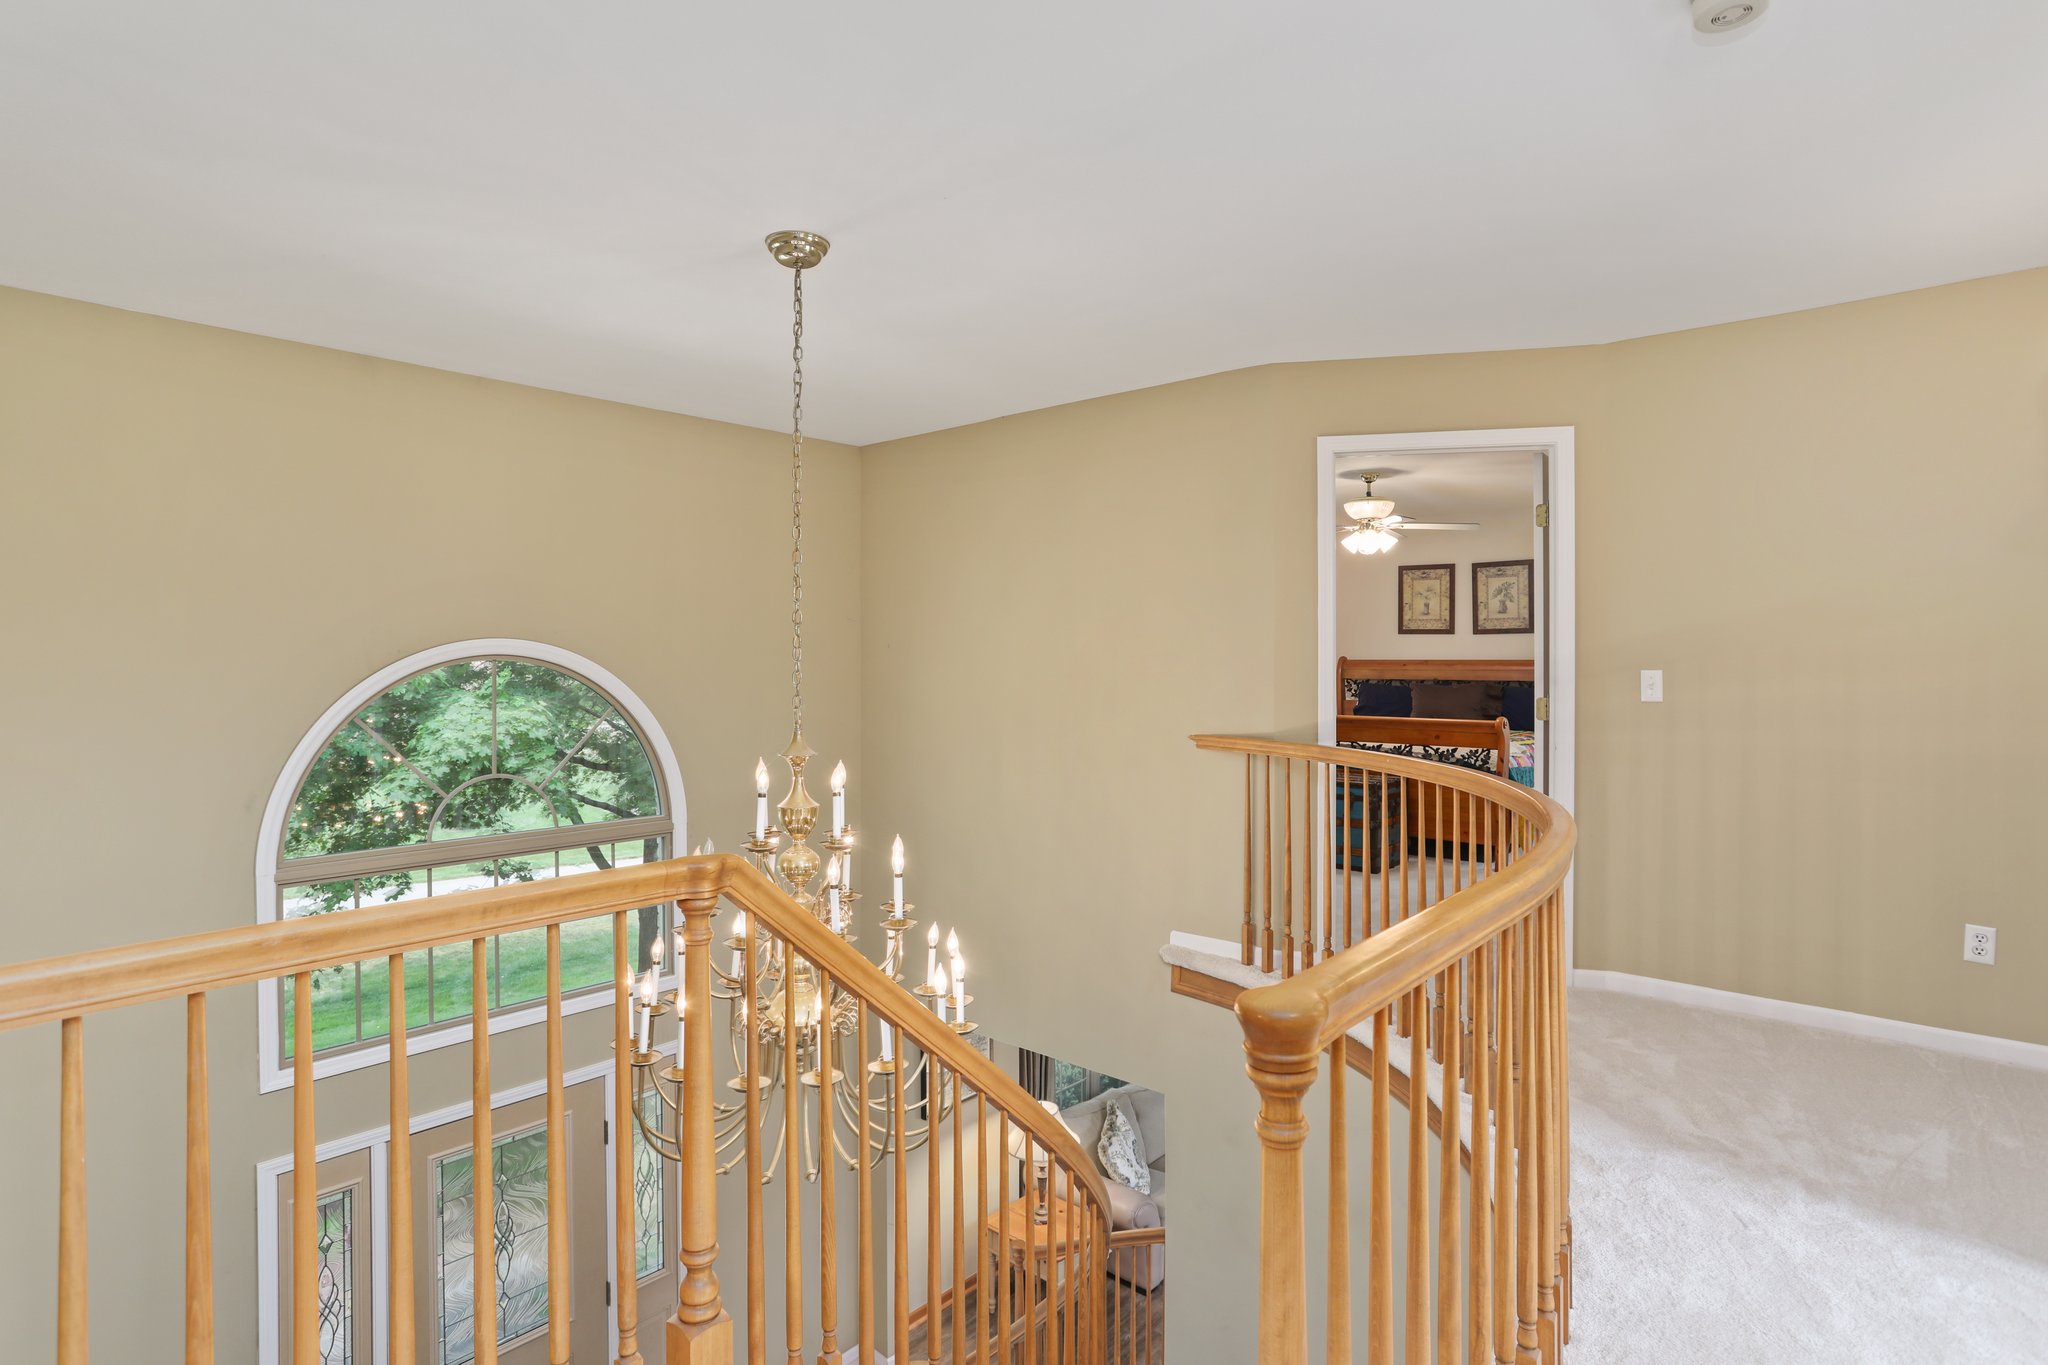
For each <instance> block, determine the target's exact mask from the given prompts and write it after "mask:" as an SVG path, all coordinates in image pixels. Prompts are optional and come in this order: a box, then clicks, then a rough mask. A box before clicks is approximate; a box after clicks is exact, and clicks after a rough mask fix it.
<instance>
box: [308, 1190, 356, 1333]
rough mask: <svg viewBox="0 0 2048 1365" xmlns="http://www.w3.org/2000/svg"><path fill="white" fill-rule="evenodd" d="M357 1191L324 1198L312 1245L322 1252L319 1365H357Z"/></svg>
mask: <svg viewBox="0 0 2048 1365" xmlns="http://www.w3.org/2000/svg"><path fill="white" fill-rule="evenodd" d="M355 1196H356V1190H355V1186H353V1185H350V1186H347V1187H346V1188H343V1189H339V1190H335V1191H333V1192H332V1193H330V1194H326V1195H323V1196H321V1199H320V1203H319V1205H318V1212H317V1220H316V1226H317V1228H318V1236H317V1238H316V1239H315V1241H314V1243H313V1245H314V1247H315V1248H317V1249H318V1251H319V1253H320V1273H319V1280H318V1292H319V1299H318V1302H319V1305H320V1365H355V1358H356V1356H355V1327H356V1257H355V1243H356V1197H355Z"/></svg>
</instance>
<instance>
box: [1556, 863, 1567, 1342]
mask: <svg viewBox="0 0 2048 1365" xmlns="http://www.w3.org/2000/svg"><path fill="white" fill-rule="evenodd" d="M1556 895H1557V914H1556V915H1555V916H1554V917H1553V919H1552V921H1551V932H1552V934H1553V935H1554V936H1555V937H1554V940H1553V947H1554V950H1555V953H1556V963H1557V977H1556V981H1557V1042H1556V1043H1555V1045H1554V1049H1555V1054H1556V1058H1557V1098H1556V1104H1557V1134H1558V1144H1557V1145H1558V1161H1557V1220H1558V1229H1557V1237H1558V1245H1559V1253H1558V1286H1559V1291H1558V1300H1559V1302H1558V1335H1559V1338H1560V1339H1561V1340H1562V1341H1564V1342H1566V1343H1567V1344H1568V1343H1569V1342H1570V1341H1571V1339H1572V1158H1571V1153H1572V1104H1571V1093H1572V1092H1571V1057H1572V1053H1571V1029H1572V1012H1571V991H1570V982H1571V963H1570V961H1569V960H1568V959H1567V958H1566V956H1565V942H1566V940H1565V934H1564V893H1563V892H1562V891H1560V892H1558V893H1556Z"/></svg>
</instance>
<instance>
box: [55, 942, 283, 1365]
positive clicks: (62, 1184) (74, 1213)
mask: <svg viewBox="0 0 2048 1365" xmlns="http://www.w3.org/2000/svg"><path fill="white" fill-rule="evenodd" d="M301 979H302V980H303V976H302V978H301ZM299 989H300V990H301V991H303V990H304V989H305V987H304V986H303V985H302V986H300V987H299ZM307 1018H308V1020H309V1021H310V1019H311V1014H310V1012H309V1013H308V1015H307ZM60 1031H61V1033H62V1040H61V1043H60V1047H61V1049H62V1052H61V1058H62V1060H61V1072H62V1075H63V1080H62V1082H61V1087H60V1097H59V1100H58V1114H57V1365H86V1298H87V1294H86V1286H87V1275H86V1260H85V1020H84V1019H83V1018H82V1017H80V1016H76V1015H74V1016H72V1017H71V1018H69V1019H66V1020H65V1021H64V1022H63V1024H62V1026H61V1029H60ZM303 1032H304V1033H305V1034H306V1035H307V1036H308V1037H310V1036H311V1034H312V1028H311V1024H310V1022H309V1023H308V1026H307V1028H306V1029H305V1030H303ZM312 1050H313V1049H312V1047H311V1045H310V1044H308V1045H305V1046H303V1047H302V1048H301V1052H302V1053H303V1054H310V1053H311V1052H312ZM305 1069H306V1070H308V1071H310V1070H311V1069H312V1068H311V1065H310V1063H309V1064H308V1066H307V1067H306V1068H305ZM306 1090H307V1093H309V1094H310V1093H311V1092H312V1085H311V1084H310V1083H308V1085H307V1086H306ZM309 1126H310V1125H309ZM293 1290H294V1295H296V1292H297V1281H296V1280H294V1282H293Z"/></svg>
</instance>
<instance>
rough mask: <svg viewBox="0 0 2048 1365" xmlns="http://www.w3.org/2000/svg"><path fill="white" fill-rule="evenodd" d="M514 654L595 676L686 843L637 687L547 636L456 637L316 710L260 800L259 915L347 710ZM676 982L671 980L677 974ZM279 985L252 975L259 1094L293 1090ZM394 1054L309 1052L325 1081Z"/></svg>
mask: <svg viewBox="0 0 2048 1365" xmlns="http://www.w3.org/2000/svg"><path fill="white" fill-rule="evenodd" d="M476 658H501V659H503V658H510V659H531V660H533V661H534V662H535V663H543V664H548V665H551V666H553V667H555V668H560V669H563V670H565V671H567V672H570V673H573V674H576V675H578V676H580V677H583V678H587V679H589V680H590V681H591V682H593V683H595V684H596V685H597V686H598V687H599V688H600V689H601V690H602V691H604V692H605V693H607V694H608V695H609V696H610V697H611V699H612V700H613V701H615V702H617V703H618V705H619V709H620V710H621V711H623V712H625V714H626V718H627V719H628V720H630V721H632V723H633V728H634V729H635V730H636V731H638V733H639V735H640V740H641V743H643V744H645V745H646V746H647V756H648V758H649V759H650V760H651V761H652V762H653V763H654V766H655V768H656V769H657V770H658V771H659V772H660V774H661V780H662V786H663V795H664V797H665V798H666V800H667V802H668V807H669V815H670V817H671V818H672V819H673V820H674V822H675V832H674V834H673V835H671V836H670V840H671V842H670V851H671V853H672V854H673V852H674V851H675V850H676V849H679V848H683V847H686V846H687V843H688V840H687V838H686V836H685V831H686V830H687V829H688V827H689V821H688V808H687V806H686V804H685V802H684V798H683V774H682V769H681V768H680V767H679V766H678V765H677V763H676V752H675V749H674V747H673V746H672V745H670V744H669V742H668V735H667V733H666V732H664V731H663V730H662V728H661V722H660V721H658V720H656V719H655V718H654V712H653V711H652V710H650V709H649V708H648V705H647V703H646V702H644V701H642V700H641V699H640V697H639V695H638V694H636V693H635V692H634V691H633V689H632V688H630V687H628V686H626V684H625V683H623V682H621V681H620V680H619V678H618V676H617V675H616V674H614V673H612V672H611V671H610V670H609V669H607V668H605V667H604V666H602V665H601V664H598V663H596V662H594V661H592V660H590V659H586V658H584V657H583V656H582V655H581V654H572V653H571V652H569V651H568V650H566V649H561V648H558V647H556V646H554V645H547V644H541V643H540V642H538V641H536V640H514V639H496V638H494V639H484V640H458V641H456V642H454V643H452V644H446V645H436V646H435V647H434V648H432V649H423V650H421V651H420V652H419V653H417V654H412V655H408V656H407V657H405V658H403V659H400V660H399V661H398V662H396V663H394V664H391V665H389V666H388V667H385V668H382V669H379V670H378V671H377V672H375V673H373V674H371V675H370V676H369V677H367V678H365V679H363V680H362V681H361V682H360V683H357V684H356V685H355V686H354V687H352V688H350V689H349V690H348V692H347V693H346V694H345V695H343V696H342V697H341V698H339V699H338V700H337V701H336V702H335V703H334V705H332V706H330V707H328V708H327V710H326V711H325V712H323V713H322V714H321V716H320V719H319V720H317V721H315V722H313V726H312V728H311V729H309V730H307V731H306V733H305V736H304V737H303V738H301V739H300V740H299V743H298V746H297V747H296V748H294V749H293V750H292V753H291V757H290V758H288V759H286V760H285V765H284V769H283V771H281V772H280V773H279V774H278V776H277V784H276V785H275V786H273V787H272V788H271V789H270V801H269V803H268V804H267V805H266V806H265V807H264V808H263V824H262V827H261V828H260V829H259V830H258V831H257V834H256V922H257V923H258V924H271V923H274V922H275V921H276V920H277V918H278V914H279V908H278V899H277V860H278V852H279V849H280V846H281V844H282V840H283V837H284V825H285V816H286V814H287V813H288V812H289V811H290V810H291V804H292V798H293V797H294V796H295V795H297V793H298V789H299V782H300V780H301V779H302V778H304V776H305V774H306V771H307V769H309V768H310V767H311V766H312V764H313V760H314V759H316V758H318V757H319V754H320V750H321V749H322V748H323V747H324V746H325V745H326V743H327V741H328V740H329V739H331V738H333V735H334V732H335V730H337V729H338V728H340V726H341V725H342V723H343V722H345V721H346V720H347V719H348V718H349V717H350V716H352V715H354V714H355V713H356V712H357V711H360V710H361V709H362V708H363V707H364V706H366V705H368V704H369V703H370V702H371V701H372V700H374V699H375V698H376V697H378V696H379V695H381V694H382V693H383V692H385V691H386V690H387V689H389V688H391V687H394V686H396V685H397V684H398V683H401V682H403V681H405V680H406V679H407V678H409V677H411V676H412V675H413V674H415V673H419V672H422V671H424V670H426V669H429V668H436V667H439V666H440V665H442V664H452V663H458V662H460V661H461V660H464V659H476ZM670 984H673V983H672V981H671V982H670ZM613 993H614V992H613V991H611V990H606V989H603V988H598V989H593V990H591V991H588V992H586V993H581V994H578V995H575V996H572V997H570V998H568V999H566V1000H564V1001H563V1002H562V1013H563V1014H564V1015H570V1014H582V1013H585V1012H586V1011H589V1010H594V1009H599V1008H603V1007H608V1006H610V1004H611V1001H612V995H613ZM279 1001H280V994H279V990H278V983H277V980H276V979H275V978H271V979H266V980H263V981H259V982H257V983H256V1040H257V1064H256V1065H257V1079H256V1088H257V1091H258V1092H259V1093H261V1094H265V1095H267V1094H270V1093H271V1092H273V1091H277V1090H289V1089H291V1085H292V1073H291V1070H290V1068H288V1067H286V1066H285V1065H284V1064H283V1056H284V1043H283V1039H282V1038H281V1037H280V1036H279V1032H280V1029H279V1022H278V1010H279ZM546 1017H547V1004H546V1002H545V1001H535V1002H534V1003H533V1004H532V1005H531V1006H528V1007H526V1008H523V1009H516V1010H508V1011H506V1012H505V1013H502V1014H497V1015H493V1016H492V1017H491V1023H490V1032H492V1033H493V1034H497V1033H503V1032H505V1031H506V1030H507V1029H515V1028H524V1027H526V1026H527V1025H529V1024H535V1023H538V1022H540V1021H541V1020H542V1019H544V1018H546ZM472 1033H473V1026H472V1025H471V1024H469V1023H468V1022H466V1021H465V1022H460V1023H451V1024H437V1025H435V1026H434V1027H433V1028H432V1029H423V1030H422V1031H420V1032H413V1031H411V1030H408V1031H407V1033H406V1039H405V1052H406V1055H407V1056H409V1057H410V1056H414V1055H416V1054H418V1053H422V1052H434V1051H437V1050H439V1049H441V1048H444V1047H457V1046H460V1045H462V1044H464V1043H467V1042H468V1041H469V1040H470V1037H471V1035H472ZM390 1059H391V1045H390V1044H389V1043H376V1044H372V1045H370V1046H367V1047H361V1048H355V1049H352V1050H350V1051H348V1052H339V1053H332V1054H329V1055H328V1056H325V1057H315V1058H314V1059H313V1079H314V1080H316V1081H317V1080H324V1079H326V1078H327V1077H329V1076H339V1075H343V1074H345V1073H347V1072H350V1071H360V1070H363V1069H364V1068H366V1067H372V1066H381V1065H383V1064H384V1063H385V1062H387V1061H389V1060H390Z"/></svg>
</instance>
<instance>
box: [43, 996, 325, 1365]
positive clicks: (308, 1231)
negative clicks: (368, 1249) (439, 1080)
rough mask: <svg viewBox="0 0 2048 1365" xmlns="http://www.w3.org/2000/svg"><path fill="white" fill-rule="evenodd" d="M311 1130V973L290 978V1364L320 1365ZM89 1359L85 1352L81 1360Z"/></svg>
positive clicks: (316, 1176) (316, 1181) (316, 1173)
mask: <svg viewBox="0 0 2048 1365" xmlns="http://www.w3.org/2000/svg"><path fill="white" fill-rule="evenodd" d="M314 1133H315V1130H314V1126H313V974H312V973H311V972H300V973H299V974H298V975H297V976H295V977H293V978H292V1365H319V1361H320V1266H319V1262H318V1259H317V1258H316V1256H315V1254H314V1243H315V1242H316V1241H318V1240H319V1217H320V1212H319V1202H320V1169H319V1164H318V1162H319V1157H318V1156H317V1154H316V1153H317V1151H318V1147H319V1141H318V1139H317V1138H316V1137H315V1135H314ZM84 1359H85V1356H84V1353H83V1352H81V1353H80V1354H79V1360H80V1361H81V1362H82V1361H83V1360H84Z"/></svg>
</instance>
